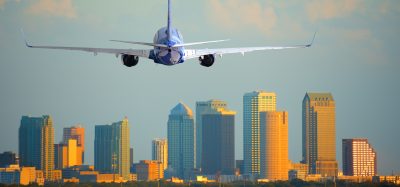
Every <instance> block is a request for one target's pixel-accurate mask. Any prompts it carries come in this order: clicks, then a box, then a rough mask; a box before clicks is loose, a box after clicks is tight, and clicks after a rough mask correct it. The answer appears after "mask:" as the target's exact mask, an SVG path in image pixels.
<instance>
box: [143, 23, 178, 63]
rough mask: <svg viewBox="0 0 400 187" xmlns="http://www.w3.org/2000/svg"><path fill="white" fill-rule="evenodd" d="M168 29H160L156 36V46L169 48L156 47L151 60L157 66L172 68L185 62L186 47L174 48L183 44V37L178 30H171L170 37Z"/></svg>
mask: <svg viewBox="0 0 400 187" xmlns="http://www.w3.org/2000/svg"><path fill="white" fill-rule="evenodd" d="M167 30H168V29H167V27H163V28H161V29H159V30H158V31H157V32H156V34H155V36H154V41H153V42H154V43H155V44H162V45H166V46H168V48H161V47H154V50H153V53H152V54H151V55H150V58H151V59H153V60H154V62H155V63H157V64H163V65H167V66H172V65H176V64H180V63H183V62H184V58H183V57H184V54H185V49H184V47H173V46H174V45H177V44H183V37H182V35H181V33H180V32H179V31H178V29H175V28H171V35H170V37H168V34H167V32H168V31H167Z"/></svg>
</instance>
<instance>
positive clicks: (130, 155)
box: [129, 147, 133, 167]
mask: <svg viewBox="0 0 400 187" xmlns="http://www.w3.org/2000/svg"><path fill="white" fill-rule="evenodd" d="M132 165H133V148H132V147H131V148H130V149H129V167H132Z"/></svg>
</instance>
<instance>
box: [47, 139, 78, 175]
mask: <svg viewBox="0 0 400 187" xmlns="http://www.w3.org/2000/svg"><path fill="white" fill-rule="evenodd" d="M78 147H79V146H78V143H77V140H75V139H69V140H68V141H67V144H64V143H60V144H55V145H54V166H55V169H58V170H60V169H64V168H68V167H72V166H79V165H82V162H80V161H81V156H82V154H77V153H78Z"/></svg>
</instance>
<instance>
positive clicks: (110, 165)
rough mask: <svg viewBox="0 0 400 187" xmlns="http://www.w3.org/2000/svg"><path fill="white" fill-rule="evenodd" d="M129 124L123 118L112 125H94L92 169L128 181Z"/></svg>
mask: <svg viewBox="0 0 400 187" xmlns="http://www.w3.org/2000/svg"><path fill="white" fill-rule="evenodd" d="M129 132H130V131H129V123H128V119H127V118H125V119H123V120H122V121H120V122H116V123H113V124H112V125H96V126H95V138H94V167H95V169H96V170H98V171H100V172H102V173H114V174H119V175H120V176H121V177H123V178H124V179H126V180H127V179H129V173H130V172H129V171H130V166H129V163H130V161H129V157H130V155H129V149H130V145H129Z"/></svg>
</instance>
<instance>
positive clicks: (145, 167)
mask: <svg viewBox="0 0 400 187" xmlns="http://www.w3.org/2000/svg"><path fill="white" fill-rule="evenodd" d="M135 167H136V174H137V180H139V181H155V180H158V179H162V178H164V169H163V167H164V166H163V164H162V163H161V162H159V161H157V160H141V161H140V162H139V163H138V164H135Z"/></svg>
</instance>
